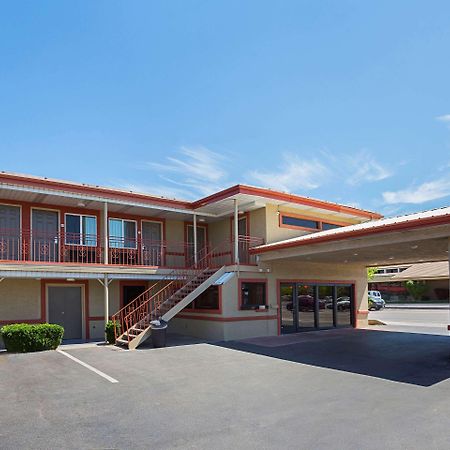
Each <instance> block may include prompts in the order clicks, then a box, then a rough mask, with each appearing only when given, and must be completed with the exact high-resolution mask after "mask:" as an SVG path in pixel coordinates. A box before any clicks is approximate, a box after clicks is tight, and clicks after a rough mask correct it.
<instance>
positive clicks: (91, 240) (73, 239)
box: [65, 214, 97, 247]
mask: <svg viewBox="0 0 450 450" xmlns="http://www.w3.org/2000/svg"><path fill="white" fill-rule="evenodd" d="M65 230H66V244H69V245H87V246H90V247H96V246H97V218H96V217H95V216H83V215H80V214H66V224H65Z"/></svg>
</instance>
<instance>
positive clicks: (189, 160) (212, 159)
mask: <svg viewBox="0 0 450 450" xmlns="http://www.w3.org/2000/svg"><path fill="white" fill-rule="evenodd" d="M225 161H227V158H225V157H224V156H223V155H221V154H219V153H216V152H213V151H211V150H208V149H207V148H205V147H181V149H180V157H177V158H175V157H173V156H168V157H167V158H166V162H164V163H155V162H150V163H148V166H149V167H152V168H155V169H157V170H159V171H161V172H171V173H174V174H182V175H183V177H185V178H191V179H202V180H207V181H210V182H218V181H220V180H221V179H223V178H225V176H226V175H227V174H226V172H225V170H224V169H223V168H222V167H221V164H222V163H224V162H225Z"/></svg>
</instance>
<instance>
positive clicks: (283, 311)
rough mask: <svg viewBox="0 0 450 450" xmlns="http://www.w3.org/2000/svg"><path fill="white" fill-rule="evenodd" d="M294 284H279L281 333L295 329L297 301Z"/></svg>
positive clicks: (293, 331)
mask: <svg viewBox="0 0 450 450" xmlns="http://www.w3.org/2000/svg"><path fill="white" fill-rule="evenodd" d="M296 287H297V286H296V284H295V283H282V284H281V285H280V330H281V334H286V333H295V332H296V331H297V326H296V322H297V308H296V306H297V301H296V300H295V299H296Z"/></svg>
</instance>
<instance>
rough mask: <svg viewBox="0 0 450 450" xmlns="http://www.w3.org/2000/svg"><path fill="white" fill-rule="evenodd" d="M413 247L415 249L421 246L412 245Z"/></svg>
mask: <svg viewBox="0 0 450 450" xmlns="http://www.w3.org/2000/svg"><path fill="white" fill-rule="evenodd" d="M411 248H412V249H413V250H415V249H416V248H419V246H418V245H411Z"/></svg>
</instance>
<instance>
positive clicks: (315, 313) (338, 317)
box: [280, 282, 354, 334]
mask: <svg viewBox="0 0 450 450" xmlns="http://www.w3.org/2000/svg"><path fill="white" fill-rule="evenodd" d="M353 304H354V301H353V285H351V284H336V283H323V284H322V283H320V284H319V283H315V284H310V283H294V282H289V283H281V284H280V329H281V334H286V333H297V332H300V331H311V330H318V329H328V328H333V327H349V326H353V308H354V306H353Z"/></svg>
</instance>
